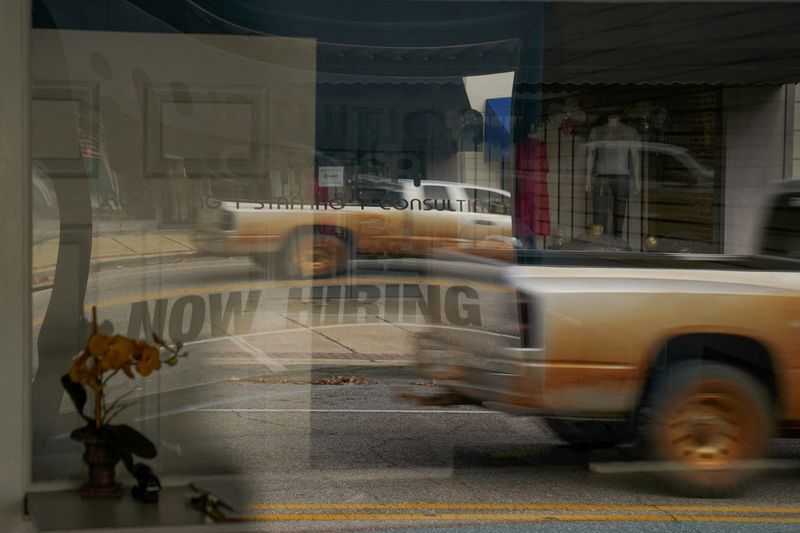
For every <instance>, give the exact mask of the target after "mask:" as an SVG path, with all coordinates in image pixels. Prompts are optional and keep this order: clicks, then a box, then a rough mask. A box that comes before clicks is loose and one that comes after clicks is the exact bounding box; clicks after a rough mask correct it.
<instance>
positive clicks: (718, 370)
mask: <svg viewBox="0 0 800 533" xmlns="http://www.w3.org/2000/svg"><path fill="white" fill-rule="evenodd" d="M637 418H638V419H639V422H638V426H639V428H638V429H639V435H640V436H641V438H642V439H643V442H642V444H644V446H645V449H646V450H648V451H649V452H650V455H651V457H652V458H653V459H655V460H657V461H664V465H663V466H664V467H665V469H664V473H663V475H662V478H663V480H664V481H665V482H666V483H667V484H668V485H669V486H670V487H671V488H672V489H673V490H675V491H676V492H679V493H681V494H683V495H687V496H696V497H724V496H731V495H733V494H736V493H737V492H738V491H739V490H740V489H741V488H742V487H743V486H744V485H745V483H746V482H747V481H748V480H749V478H750V477H752V475H753V473H754V471H753V469H752V464H748V463H746V461H752V460H757V459H761V458H763V457H765V456H766V454H767V450H768V447H769V440H770V436H771V430H772V423H773V420H772V409H771V402H770V399H769V395H768V393H767V391H766V390H765V388H764V387H763V386H762V385H761V383H759V382H758V381H757V380H756V379H755V378H754V377H752V376H750V375H749V374H747V373H745V372H743V371H742V370H739V369H738V368H735V367H732V366H729V365H724V364H720V363H713V362H702V361H692V362H686V363H680V364H678V365H675V366H673V367H671V368H670V367H668V368H667V369H666V370H665V371H663V373H662V375H660V376H659V377H658V378H657V381H656V382H655V384H654V387H653V389H652V391H651V393H650V394H649V395H648V400H647V401H646V404H645V405H644V406H643V408H642V411H641V413H640V416H639V417H637ZM742 461H745V463H743V462H742Z"/></svg>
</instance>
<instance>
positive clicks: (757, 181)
mask: <svg viewBox="0 0 800 533" xmlns="http://www.w3.org/2000/svg"><path fill="white" fill-rule="evenodd" d="M786 98H787V95H786V91H785V89H784V87H783V86H780V87H774V86H771V87H737V88H730V89H726V90H725V93H724V96H723V105H724V106H725V119H724V120H725V126H724V127H725V137H724V143H725V144H724V146H725V173H724V179H725V182H724V184H723V186H724V191H725V192H724V198H723V206H724V213H723V220H724V238H725V241H724V242H725V248H724V250H723V253H726V254H750V253H754V252H755V251H756V248H757V246H758V244H759V242H758V239H759V234H758V228H760V227H761V225H762V221H761V217H762V216H763V212H762V208H763V205H761V204H759V203H757V202H754V201H753V200H754V199H755V198H763V197H764V191H765V190H767V188H768V187H769V186H770V184H773V183H775V182H779V181H781V180H782V179H783V178H784V171H785V170H784V168H785V159H786V158H787V157H788V159H789V160H791V154H788V155H787V154H786V150H785V146H784V142H785V136H786V129H787V124H786V114H787V113H786V105H787V102H786Z"/></svg>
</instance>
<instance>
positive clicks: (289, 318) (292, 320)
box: [280, 314, 358, 353]
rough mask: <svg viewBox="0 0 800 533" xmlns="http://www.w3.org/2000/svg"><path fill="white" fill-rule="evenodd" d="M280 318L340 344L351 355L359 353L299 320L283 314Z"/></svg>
mask: <svg viewBox="0 0 800 533" xmlns="http://www.w3.org/2000/svg"><path fill="white" fill-rule="evenodd" d="M280 316H282V317H283V318H285V319H286V320H288V321H289V322H293V323H294V324H297V325H298V326H300V327H302V328H306V329H307V330H308V331H310V332H311V333H316V334H317V335H320V336H321V337H323V338H325V339H328V340H329V341H331V342H332V343H334V344H338V345H339V346H341V347H342V348H344V349H345V350H348V351H349V352H350V353H358V352H356V351H355V350H354V349H352V348H351V347H349V346H347V345H346V344H342V343H341V342H339V341H337V340H336V339H334V338H332V337H329V336H327V335H325V334H324V333H322V332H321V331H319V330H316V329H314V328H312V327H309V326H307V325H305V324H303V323H302V322H298V321H297V320H295V319H293V318H291V317H289V316H286V315H284V314H281V315H280Z"/></svg>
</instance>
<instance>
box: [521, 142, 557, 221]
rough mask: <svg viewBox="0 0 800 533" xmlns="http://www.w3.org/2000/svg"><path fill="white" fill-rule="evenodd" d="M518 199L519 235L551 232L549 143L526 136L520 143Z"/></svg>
mask: <svg viewBox="0 0 800 533" xmlns="http://www.w3.org/2000/svg"><path fill="white" fill-rule="evenodd" d="M516 158H517V160H516V164H517V166H516V169H517V200H516V204H517V205H516V210H515V215H514V217H515V220H514V222H515V223H516V225H517V228H518V230H517V233H518V234H519V235H525V234H526V233H527V234H529V235H550V206H549V199H548V193H547V171H548V167H547V145H546V144H545V143H544V142H542V141H540V140H539V139H530V138H525V139H522V140H521V141H519V142H518V143H517V154H516Z"/></svg>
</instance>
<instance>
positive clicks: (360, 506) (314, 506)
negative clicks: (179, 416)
mask: <svg viewBox="0 0 800 533" xmlns="http://www.w3.org/2000/svg"><path fill="white" fill-rule="evenodd" d="M247 508H248V509H252V510H262V511H268V510H282V511H289V510H321V511H323V510H336V511H348V510H349V511H355V510H375V509H391V510H396V509H403V510H452V509H465V510H476V511H489V510H492V511H682V512H689V511H700V512H720V513H721V512H726V513H773V514H800V506H799V507H766V506H748V505H594V504H538V503H260V504H252V505H248V506H247Z"/></svg>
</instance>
